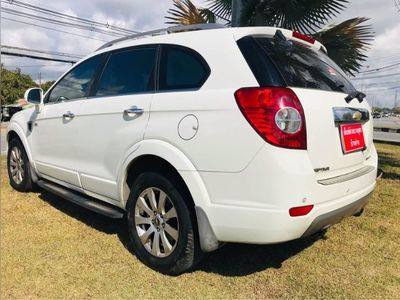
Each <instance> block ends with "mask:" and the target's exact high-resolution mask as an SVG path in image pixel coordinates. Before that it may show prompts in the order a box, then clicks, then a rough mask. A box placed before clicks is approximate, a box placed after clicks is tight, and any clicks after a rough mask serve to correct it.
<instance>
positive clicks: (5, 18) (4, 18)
mask: <svg viewBox="0 0 400 300" xmlns="http://www.w3.org/2000/svg"><path fill="white" fill-rule="evenodd" d="M1 19H2V20H7V21H12V22H17V23H21V24H26V25H32V26H34V27H39V28H44V29H48V30H53V31H57V32H61V33H65V34H70V35H75V36H79V37H83V38H86V39H92V40H97V41H102V42H107V41H106V40H103V39H98V38H94V37H91V36H86V35H80V34H77V33H72V32H68V31H63V30H59V29H55V28H50V27H46V26H41V25H38V24H35V23H30V22H24V21H21V20H16V19H9V18H7V17H2V18H1Z"/></svg>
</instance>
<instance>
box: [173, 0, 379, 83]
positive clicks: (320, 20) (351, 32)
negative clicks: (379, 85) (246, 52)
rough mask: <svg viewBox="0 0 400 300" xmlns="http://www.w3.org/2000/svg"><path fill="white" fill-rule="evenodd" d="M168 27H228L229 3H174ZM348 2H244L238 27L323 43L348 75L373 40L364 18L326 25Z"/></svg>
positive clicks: (229, 0) (218, 0) (181, 0)
mask: <svg viewBox="0 0 400 300" xmlns="http://www.w3.org/2000/svg"><path fill="white" fill-rule="evenodd" d="M173 1H174V4H173V5H174V7H173V8H171V9H169V10H168V12H167V13H168V16H166V18H167V19H168V21H167V23H168V24H183V25H187V24H196V23H215V22H216V20H222V21H223V22H225V23H226V24H227V25H230V20H231V15H232V0H208V1H207V2H208V7H206V8H201V7H196V6H195V5H194V4H193V3H192V2H191V0H173ZM347 2H348V1H347V0H286V1H282V0H263V1H260V0H243V9H242V11H241V20H240V25H241V26H276V27H282V28H287V29H290V30H294V31H298V32H302V33H305V34H309V35H312V36H313V37H314V38H315V39H317V40H319V41H320V42H322V43H323V44H324V45H325V47H326V48H327V50H328V54H329V56H330V57H331V58H332V59H333V60H334V61H335V62H336V63H337V64H338V65H339V66H340V67H342V68H343V70H345V71H346V72H347V73H349V74H352V75H353V74H354V73H355V72H357V71H358V70H359V69H360V67H361V63H362V62H363V61H365V59H366V55H365V54H364V53H363V52H364V51H365V50H366V49H367V48H368V46H369V43H370V41H371V40H372V39H373V33H372V31H371V26H370V25H364V23H365V22H366V21H367V20H368V19H367V18H362V17H361V18H353V19H349V20H347V21H344V22H342V23H340V24H337V25H334V24H333V25H329V26H327V23H328V21H329V20H330V19H331V18H332V17H334V16H336V15H337V14H339V13H340V12H341V11H342V10H343V9H345V8H346V3H347Z"/></svg>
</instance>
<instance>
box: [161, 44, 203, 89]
mask: <svg viewBox="0 0 400 300" xmlns="http://www.w3.org/2000/svg"><path fill="white" fill-rule="evenodd" d="M161 62H162V63H161V70H160V90H175V89H188V88H200V87H201V86H202V85H203V83H204V81H205V80H206V79H207V77H208V74H209V70H208V67H207V66H206V65H205V62H204V61H203V59H202V58H201V57H200V55H199V54H197V53H196V52H194V51H193V50H190V49H187V48H180V47H179V48H178V47H168V46H164V47H163V53H162V58H161Z"/></svg>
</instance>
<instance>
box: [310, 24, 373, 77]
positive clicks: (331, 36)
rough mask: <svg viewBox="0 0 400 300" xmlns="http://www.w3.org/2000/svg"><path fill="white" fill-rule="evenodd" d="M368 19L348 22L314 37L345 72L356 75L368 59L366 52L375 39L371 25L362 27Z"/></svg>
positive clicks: (320, 32)
mask: <svg viewBox="0 0 400 300" xmlns="http://www.w3.org/2000/svg"><path fill="white" fill-rule="evenodd" d="M366 21H368V18H353V19H349V20H346V21H344V22H342V23H340V24H338V25H336V26H331V27H330V28H328V29H326V30H321V31H319V32H317V33H316V34H314V35H313V37H314V38H315V39H317V40H319V41H320V42H321V43H322V44H324V46H325V47H326V48H327V50H328V55H329V57H330V58H332V59H333V60H334V61H335V62H336V63H337V64H338V65H339V66H340V67H341V68H342V69H343V70H344V71H345V72H347V73H348V74H351V75H354V73H355V72H357V71H358V70H359V69H360V67H361V64H362V62H363V61H365V59H366V57H367V56H366V55H365V54H364V52H365V50H367V49H368V48H369V45H370V42H371V41H372V40H373V38H374V33H373V32H372V26H371V25H361V24H362V23H364V22H366Z"/></svg>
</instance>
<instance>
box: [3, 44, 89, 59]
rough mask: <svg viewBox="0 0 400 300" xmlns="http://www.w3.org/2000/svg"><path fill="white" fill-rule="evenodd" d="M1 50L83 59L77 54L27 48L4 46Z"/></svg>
mask: <svg viewBox="0 0 400 300" xmlns="http://www.w3.org/2000/svg"><path fill="white" fill-rule="evenodd" d="M1 48H6V49H14V50H21V51H28V52H37V53H42V54H50V55H56V56H65V57H73V58H79V59H80V58H82V57H83V56H82V55H78V54H68V53H64V52H55V51H45V50H35V49H27V48H21V47H14V46H6V45H1Z"/></svg>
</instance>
